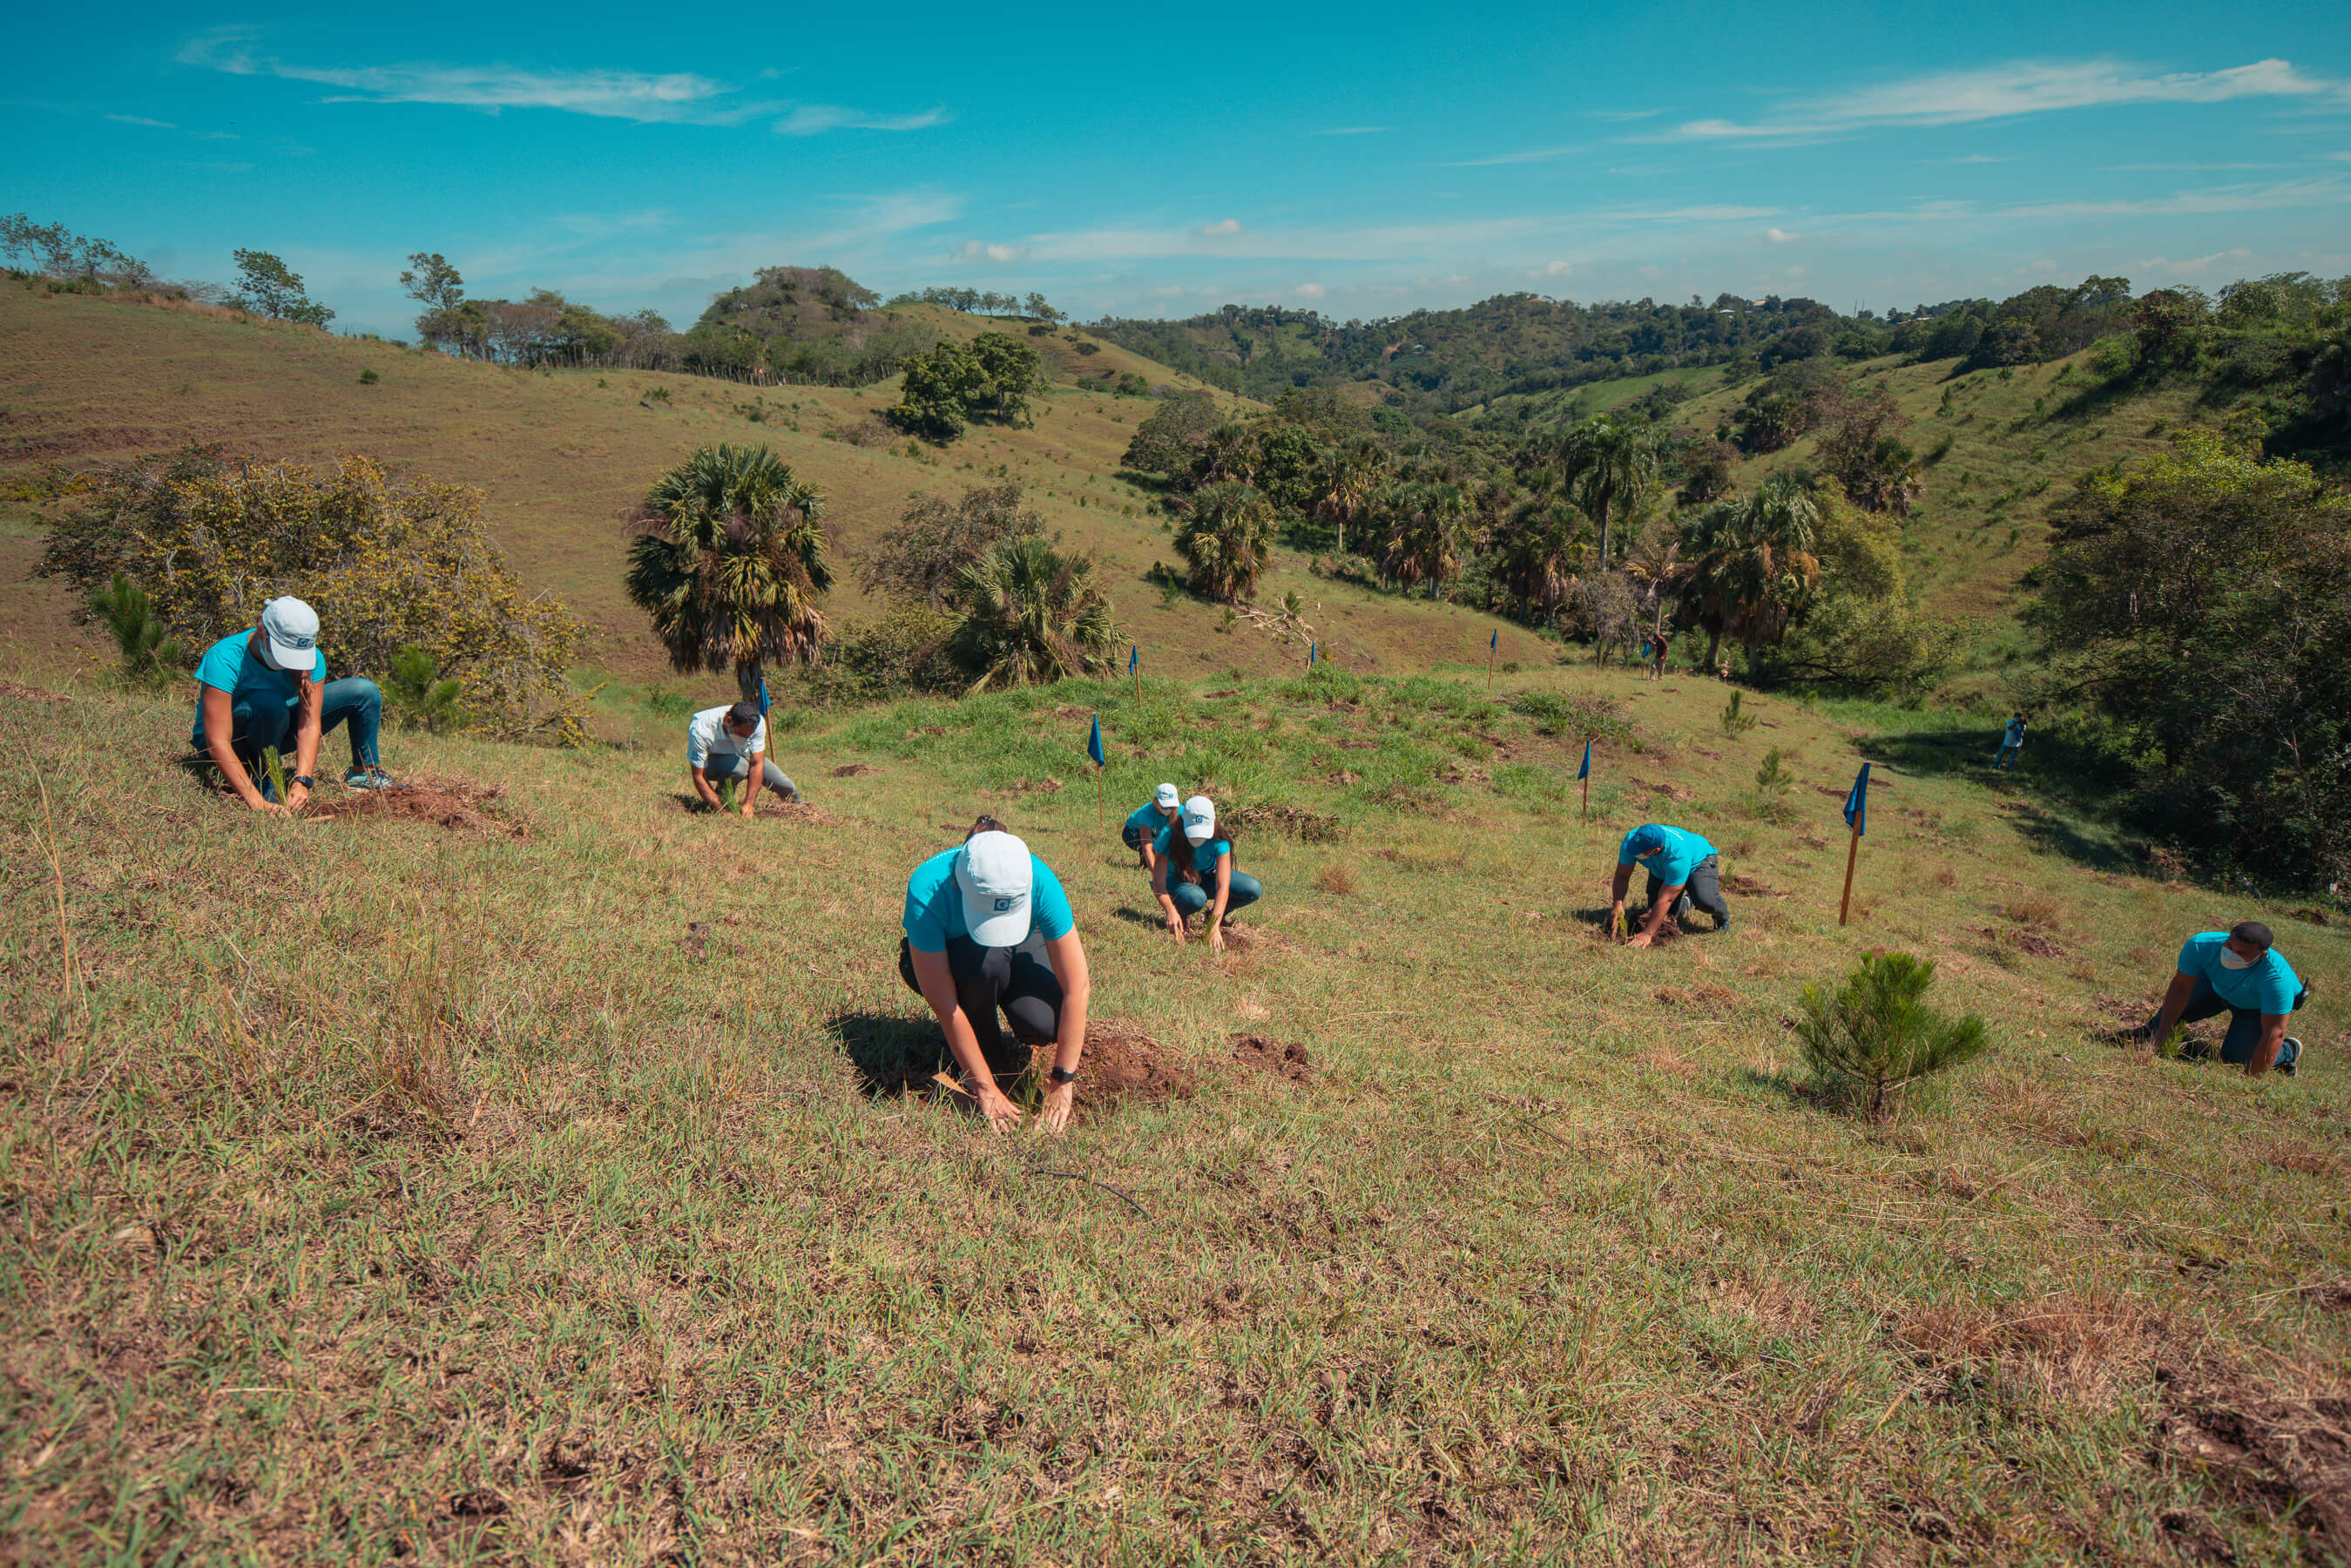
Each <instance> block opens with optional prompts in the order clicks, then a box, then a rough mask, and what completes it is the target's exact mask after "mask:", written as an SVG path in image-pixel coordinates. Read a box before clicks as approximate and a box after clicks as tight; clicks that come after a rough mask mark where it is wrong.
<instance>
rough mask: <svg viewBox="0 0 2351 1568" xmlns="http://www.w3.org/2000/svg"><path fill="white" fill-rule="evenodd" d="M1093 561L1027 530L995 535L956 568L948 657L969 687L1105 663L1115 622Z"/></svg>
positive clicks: (1030, 681) (1043, 678)
mask: <svg viewBox="0 0 2351 1568" xmlns="http://www.w3.org/2000/svg"><path fill="white" fill-rule="evenodd" d="M1093 573H1094V563H1093V562H1092V560H1091V559H1088V558H1087V557H1085V556H1081V555H1078V554H1075V553H1071V554H1066V555H1065V554H1063V553H1062V552H1061V551H1059V550H1057V549H1053V547H1052V546H1050V545H1049V544H1047V543H1046V542H1045V541H1044V540H1043V539H1041V538H1038V537H1036V536H1035V535H1033V534H1029V535H1023V536H1020V537H1019V538H1009V539H1004V540H1001V541H999V542H998V544H997V545H996V547H995V548H994V549H991V550H989V551H988V552H987V555H985V556H983V557H981V558H980V559H978V560H977V561H975V562H973V563H972V564H971V565H969V566H967V567H965V568H964V569H963V570H961V571H959V572H957V573H956V580H955V586H954V588H953V590H952V591H951V592H950V594H949V598H948V603H949V607H950V608H951V609H953V610H954V611H956V612H958V613H960V614H961V615H962V617H963V623H962V624H961V625H960V626H958V627H957V628H956V632H955V634H954V636H953V638H952V639H951V643H952V649H953V653H954V655H955V659H956V663H957V664H961V665H962V666H963V667H964V669H965V670H967V671H968V672H971V673H973V674H975V675H976V676H977V679H975V680H974V681H973V682H972V685H971V689H972V690H973V691H975V692H977V691H985V690H987V689H988V688H989V687H991V686H1025V685H1042V684H1045V683H1048V682H1052V681H1058V680H1061V679H1063V678H1064V677H1067V676H1071V675H1081V674H1094V673H1097V672H1100V671H1102V670H1106V669H1108V668H1109V667H1110V663H1111V654H1112V653H1113V652H1115V651H1116V649H1117V646H1118V641H1119V636H1118V627H1117V625H1116V624H1115V623H1114V622H1113V621H1112V619H1111V611H1110V603H1109V601H1107V600H1105V599H1103V598H1102V591H1101V590H1100V589H1098V588H1096V587H1095V586H1094V580H1093Z"/></svg>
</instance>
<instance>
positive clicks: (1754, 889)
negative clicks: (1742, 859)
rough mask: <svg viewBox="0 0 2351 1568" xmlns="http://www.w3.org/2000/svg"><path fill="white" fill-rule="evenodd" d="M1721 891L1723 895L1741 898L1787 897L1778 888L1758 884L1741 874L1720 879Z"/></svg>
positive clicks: (1766, 884)
mask: <svg viewBox="0 0 2351 1568" xmlns="http://www.w3.org/2000/svg"><path fill="white" fill-rule="evenodd" d="M1722 890H1723V891H1724V892H1725V893H1735V894H1739V895H1740V897H1742V898H1785V897H1787V896H1788V895H1787V894H1784V893H1782V892H1781V891H1780V890H1779V889H1778V888H1776V887H1773V886H1771V885H1770V884H1769V883H1761V882H1758V881H1756V880H1755V879H1754V878H1753V877H1751V876H1747V875H1745V874H1743V873H1742V874H1736V875H1731V876H1726V877H1724V878H1723V879H1722Z"/></svg>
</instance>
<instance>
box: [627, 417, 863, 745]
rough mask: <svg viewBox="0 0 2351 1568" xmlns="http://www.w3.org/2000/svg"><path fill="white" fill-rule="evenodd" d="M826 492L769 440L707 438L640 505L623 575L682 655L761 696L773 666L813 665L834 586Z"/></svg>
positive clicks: (682, 661)
mask: <svg viewBox="0 0 2351 1568" xmlns="http://www.w3.org/2000/svg"><path fill="white" fill-rule="evenodd" d="M823 510H824V497H822V496H821V495H820V494H819V492H818V491H817V489H816V487H815V486H813V485H810V484H809V483H808V482H807V481H806V480H803V479H802V478H800V477H799V475H797V474H795V473H793V472H792V468H791V465H789V464H788V463H786V462H785V461H784V460H783V459H782V458H780V457H778V456H777V455H775V453H774V452H772V451H770V450H769V449H768V448H767V447H765V446H759V447H745V446H726V445H720V446H701V447H696V448H695V451H694V452H693V453H692V454H691V455H689V456H688V457H687V458H686V459H685V461H684V462H683V463H680V464H679V465H677V466H676V467H674V468H672V469H670V470H669V471H668V472H666V473H664V474H663V475H662V476H660V477H659V478H657V479H655V480H654V481H653V486H652V488H650V489H649V490H647V491H646V492H645V498H644V500H643V503H642V504H641V505H640V506H638V507H637V508H636V509H635V511H634V512H633V513H632V525H633V527H634V529H635V535H636V537H635V538H633V539H632V540H631V541H630V545H629V567H628V574H627V577H626V579H625V580H624V586H625V587H626V589H627V591H628V595H629V600H630V602H632V603H633V604H635V605H636V606H637V607H638V608H639V609H641V610H643V611H644V612H646V613H647V614H648V615H650V616H651V617H652V618H653V635H654V636H656V637H658V638H659V639H660V640H661V643H662V646H663V647H664V648H665V649H667V650H668V651H669V657H670V663H671V664H672V665H673V666H674V667H675V668H676V669H678V670H680V671H684V672H687V673H691V672H694V671H697V670H726V669H731V670H733V671H734V673H735V684H736V687H737V691H738V692H740V694H741V695H742V696H743V697H744V699H745V700H746V701H756V700H757V699H758V695H759V685H760V681H761V678H762V676H763V675H764V674H766V669H767V665H768V664H770V663H776V664H812V663H814V662H815V660H816V657H817V654H818V653H819V651H820V649H821V648H822V646H823V643H824V637H825V622H824V615H823V612H821V611H820V610H819V609H818V607H817V598H818V596H819V595H820V594H822V593H824V592H825V591H828V590H829V589H831V587H832V570H831V567H830V566H829V565H828V564H827V563H826V561H825V555H824V530H823V529H822V528H820V527H819V526H818V519H819V517H820V516H821V515H822V513H823Z"/></svg>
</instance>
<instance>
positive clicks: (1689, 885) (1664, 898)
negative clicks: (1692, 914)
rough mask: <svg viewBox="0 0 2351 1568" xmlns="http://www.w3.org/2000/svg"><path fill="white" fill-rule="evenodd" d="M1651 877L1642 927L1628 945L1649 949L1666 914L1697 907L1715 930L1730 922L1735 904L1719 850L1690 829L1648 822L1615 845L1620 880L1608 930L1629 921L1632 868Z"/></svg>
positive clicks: (1611, 897)
mask: <svg viewBox="0 0 2351 1568" xmlns="http://www.w3.org/2000/svg"><path fill="white" fill-rule="evenodd" d="M1635 865H1638V866H1642V867H1645V868H1646V870H1647V871H1648V873H1649V908H1648V913H1647V915H1646V916H1645V917H1644V919H1643V921H1642V924H1641V929H1640V930H1638V931H1636V932H1635V933H1633V935H1632V936H1629V937H1627V938H1626V939H1625V940H1626V943H1627V945H1628V946H1635V947H1646V946H1649V944H1650V943H1652V942H1654V941H1655V940H1656V936H1657V932H1658V930H1659V929H1660V928H1661V927H1662V926H1663V925H1665V923H1666V917H1667V915H1673V916H1674V917H1675V918H1676V919H1679V918H1680V917H1681V916H1683V915H1687V914H1688V913H1689V911H1690V906H1691V905H1692V904H1696V905H1697V906H1698V908H1700V909H1703V910H1705V911H1706V912H1707V913H1708V915H1713V916H1714V928H1715V929H1716V930H1718V931H1719V930H1722V929H1723V928H1724V927H1725V926H1727V925H1729V924H1730V905H1729V904H1726V903H1724V902H1723V897H1722V857H1721V856H1720V855H1719V854H1717V853H1716V852H1715V849H1714V846H1713V845H1712V844H1710V843H1708V842H1707V841H1705V840H1704V839H1702V838H1699V837H1698V835H1697V834H1696V833H1693V832H1691V831H1689V830H1688V829H1687V828H1675V827H1668V826H1667V825H1666V824H1665V823H1663V822H1644V823H1642V824H1641V825H1640V826H1639V827H1637V828H1635V829H1634V830H1633V831H1631V832H1629V833H1627V834H1625V841H1624V842H1623V843H1621V844H1619V845H1617V847H1616V879H1615V881H1614V883H1612V884H1611V885H1610V887H1609V890H1608V900H1609V903H1608V929H1609V930H1610V931H1612V932H1613V931H1615V930H1617V929H1619V928H1620V926H1621V925H1622V924H1623V922H1624V918H1625V892H1626V890H1627V889H1628V888H1630V887H1631V886H1632V883H1633V868H1634V867H1635Z"/></svg>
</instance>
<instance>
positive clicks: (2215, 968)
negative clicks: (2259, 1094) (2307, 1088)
mask: <svg viewBox="0 0 2351 1568" xmlns="http://www.w3.org/2000/svg"><path fill="white" fill-rule="evenodd" d="M2272 942H2273V937H2272V936H2271V934H2270V928H2269V927H2268V926H2266V925H2262V923H2261V922H2260V921H2258V920H2241V921H2239V922H2238V923H2237V924H2236V925H2232V926H2231V927H2230V928H2229V929H2228V930H2226V931H2199V932H2198V933H2197V934H2196V935H2195V936H2190V937H2189V939H2188V940H2187V941H2186V942H2185V943H2183V944H2182V945H2181V946H2180V949H2179V973H2178V974H2176V975H2174V976H2172V977H2171V985H2170V987H2169V988H2168V989H2167V990H2165V992H2164V993H2163V1006H2162V1007H2160V1008H2158V1009H2157V1010H2156V1015H2155V1016H2154V1017H2153V1018H2151V1019H2147V1023H2146V1025H2145V1026H2144V1027H2143V1028H2141V1029H2140V1030H2138V1031H2137V1032H2138V1033H2139V1034H2140V1035H2141V1036H2142V1037H2143V1038H2145V1039H2146V1040H2147V1041H2148V1042H2149V1043H2150V1044H2152V1045H2153V1046H2154V1047H2155V1051H2156V1054H2157V1055H2158V1056H2160V1055H2162V1054H2163V1045H2164V1042H2165V1041H2166V1040H2169V1039H2170V1038H2171V1031H2172V1030H2174V1029H2175V1028H2177V1027H2179V1025H2180V1024H2183V1023H2195V1022H2197V1021H2199V1019H2209V1018H2212V1017H2215V1016H2217V1015H2218V1014H2219V1013H2220V1012H2221V1011H2222V1010H2223V1009H2225V1010H2226V1011H2227V1012H2228V1014H2229V1032H2228V1034H2227V1035H2226V1036H2225V1037H2223V1039H2222V1040H2221V1041H2220V1060H2221V1061H2225V1062H2227V1063H2229V1065H2231V1067H2242V1068H2243V1069H2244V1070H2245V1076H2247V1077H2248V1078H2259V1077H2260V1076H2261V1075H2262V1073H2264V1072H2267V1071H2269V1070H2270V1069H2271V1068H2273V1067H2275V1068H2276V1069H2277V1070H2278V1071H2280V1072H2283V1073H2284V1074H2285V1075H2286V1076H2287V1077H2289V1078H2291V1077H2293V1076H2294V1074H2295V1073H2297V1072H2298V1071H2300V1070H2301V1067H2302V1060H2303V1057H2304V1049H2303V1043H2302V1041H2300V1040H2296V1039H2294V1037H2292V1036H2291V1035H2289V1034H2287V1033H2286V1032H2285V1026H2286V1020H2287V1019H2289V1018H2290V1017H2292V1016H2293V1014H2294V1011H2295V1010H2296V1009H2299V1008H2300V1007H2301V1006H2302V1004H2303V1003H2304V1002H2305V1001H2307V1000H2309V999H2310V988H2309V987H2308V986H2306V985H2304V983H2303V981H2302V979H2301V977H2299V976H2297V975H2296V974H2295V973H2294V967H2293V966H2292V965H2290V964H2288V963H2287V962H2286V961H2285V955H2284V954H2283V953H2281V952H2279V951H2278V950H2277V949H2276V948H2275V947H2274V946H2272ZM2179 1054H2180V1056H2181V1057H2182V1058H2184V1059H2185V1060H2188V1061H2202V1060H2203V1059H2205V1058H2206V1057H2209V1056H2210V1054H2211V1049H2210V1047H2209V1046H2206V1045H2204V1044H2203V1043H2202V1042H2201V1041H2198V1040H2190V1041H2189V1043H2188V1044H2187V1045H2185V1046H2182V1047H2181V1048H2180V1051H2179Z"/></svg>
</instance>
